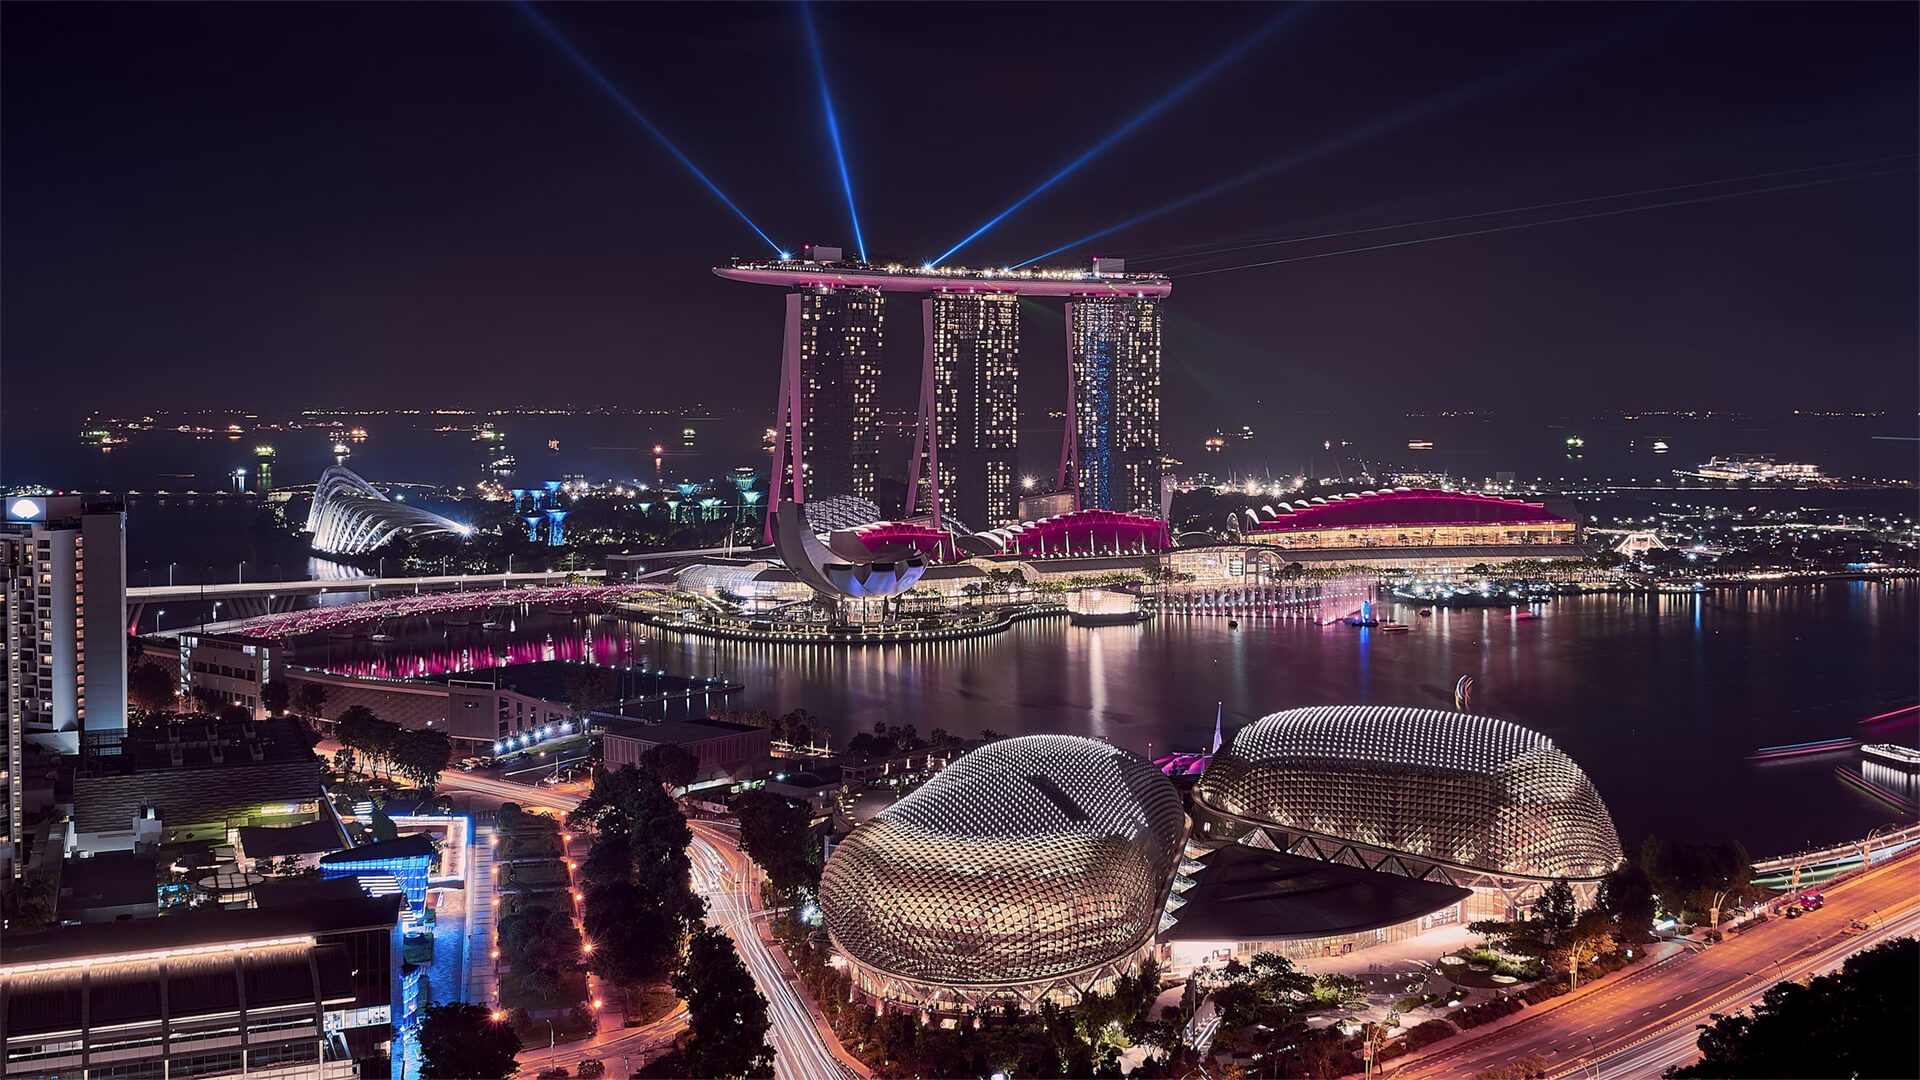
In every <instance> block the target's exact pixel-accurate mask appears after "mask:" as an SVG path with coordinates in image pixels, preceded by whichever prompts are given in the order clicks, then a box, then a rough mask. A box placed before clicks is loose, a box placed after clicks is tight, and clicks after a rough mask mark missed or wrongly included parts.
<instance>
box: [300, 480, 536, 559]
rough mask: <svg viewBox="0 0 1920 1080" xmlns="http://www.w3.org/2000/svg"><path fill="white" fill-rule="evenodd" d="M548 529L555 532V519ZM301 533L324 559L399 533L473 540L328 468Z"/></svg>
mask: <svg viewBox="0 0 1920 1080" xmlns="http://www.w3.org/2000/svg"><path fill="white" fill-rule="evenodd" d="M554 525H555V527H556V528H557V527H558V526H559V521H558V520H557V519H556V520H555V522H554ZM306 531H307V532H308V533H310V534H312V536H313V550H315V551H318V552H320V553H322V554H325V555H365V554H366V553H367V552H369V551H377V550H378V549H380V548H382V547H385V546H386V545H387V544H388V543H390V542H391V541H392V540H393V538H394V537H396V536H399V535H400V534H401V533H403V532H404V533H410V534H412V535H415V536H427V535H433V534H436V533H438V534H444V535H449V536H459V537H467V536H472V535H473V527H472V526H470V525H463V524H461V523H460V522H457V521H453V520H451V519H449V518H445V517H441V516H440V515H439V514H436V513H434V512H433V511H431V510H428V509H426V508H425V507H420V506H414V505H413V504H411V503H404V502H396V501H394V500H392V499H389V498H387V497H386V495H385V494H383V493H382V492H380V491H379V490H378V489H376V488H375V487H374V486H373V485H372V484H369V483H367V482H366V481H365V480H363V479H361V478H360V476H359V474H358V473H355V472H354V471H353V470H352V469H349V468H347V467H346V466H344V465H334V466H331V467H329V468H328V469H327V470H326V471H325V472H322V473H321V474H320V482H319V483H318V484H316V485H314V489H313V504H312V505H311V506H310V507H308V509H307V528H306Z"/></svg>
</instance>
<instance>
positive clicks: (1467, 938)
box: [1293, 926, 1486, 975]
mask: <svg viewBox="0 0 1920 1080" xmlns="http://www.w3.org/2000/svg"><path fill="white" fill-rule="evenodd" d="M1485 940H1486V939H1485V938H1482V937H1481V936H1480V935H1479V934H1476V933H1473V932H1472V931H1470V930H1468V929H1467V928H1466V927H1464V926H1443V927H1440V928H1438V929H1435V930H1429V931H1427V932H1426V933H1424V934H1421V935H1419V936H1418V937H1410V938H1408V939H1406V940H1405V941H1391V942H1388V943H1386V944H1384V945H1375V946H1374V947H1372V948H1370V949H1359V950H1357V951H1355V952H1350V953H1348V954H1347V955H1345V956H1313V957H1308V958H1307V959H1305V960H1295V961H1294V962H1293V966H1294V967H1295V968H1297V969H1298V970H1300V971H1304V972H1306V973H1307V974H1309V975H1365V974H1367V973H1369V972H1376V971H1407V970H1411V969H1413V968H1416V967H1432V966H1433V965H1434V964H1436V963H1439V961H1440V958H1441V957H1442V956H1445V955H1446V954H1448V953H1450V952H1454V951H1456V950H1458V949H1462V948H1465V947H1467V946H1469V945H1479V944H1481V943H1482V942H1484V941H1485Z"/></svg>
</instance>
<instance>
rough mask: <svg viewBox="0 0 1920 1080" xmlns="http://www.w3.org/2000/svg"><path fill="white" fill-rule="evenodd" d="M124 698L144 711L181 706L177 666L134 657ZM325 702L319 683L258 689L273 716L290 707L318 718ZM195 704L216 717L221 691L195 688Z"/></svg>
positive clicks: (324, 691) (277, 684)
mask: <svg viewBox="0 0 1920 1080" xmlns="http://www.w3.org/2000/svg"><path fill="white" fill-rule="evenodd" d="M127 701H128V702H129V703H131V704H132V705H133V706H134V707H135V708H138V709H141V710H143V711H145V712H150V713H167V712H173V711H175V710H176V709H178V708H179V707H180V677H179V671H178V669H176V668H175V667H174V666H173V665H171V664H162V663H159V662H158V661H154V660H148V659H144V658H136V659H135V660H134V661H133V663H132V664H131V665H129V666H128V668H127ZM326 703H327V688H326V687H324V686H322V685H320V684H319V683H313V682H303V683H301V684H300V688H299V689H298V690H297V691H296V690H293V689H291V688H290V687H289V686H288V684H287V683H286V681H285V680H281V681H279V682H270V683H267V684H266V685H264V686H262V687H261V688H260V705H261V707H262V708H265V709H266V710H267V712H268V713H270V714H272V715H274V716H279V715H281V714H282V713H285V712H286V711H288V710H289V709H291V710H293V711H294V712H296V713H298V714H300V715H301V716H307V717H313V718H316V719H318V718H319V717H320V716H321V710H322V709H323V708H324V707H325V706H326ZM194 704H196V705H198V706H199V707H200V708H201V709H203V710H204V711H206V712H207V713H209V714H212V715H216V716H217V715H220V712H221V709H222V707H223V706H224V705H226V703H225V702H224V701H223V700H222V695H221V694H220V693H218V692H217V691H213V690H208V689H206V688H204V687H203V688H200V689H199V690H196V691H195V693H194Z"/></svg>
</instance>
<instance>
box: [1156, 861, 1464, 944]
mask: <svg viewBox="0 0 1920 1080" xmlns="http://www.w3.org/2000/svg"><path fill="white" fill-rule="evenodd" d="M1200 864H1201V868H1200V869H1199V870H1196V871H1193V872H1192V873H1191V874H1190V875H1189V876H1190V877H1192V878H1193V880H1194V882H1195V884H1194V886H1193V887H1192V888H1190V889H1188V890H1187V891H1186V892H1185V893H1184V894H1182V899H1184V900H1185V901H1186V903H1185V904H1184V905H1183V906H1181V908H1180V910H1179V912H1178V913H1177V914H1176V915H1175V922H1174V924H1173V925H1172V926H1171V927H1169V928H1167V929H1166V930H1163V931H1161V932H1160V940H1162V941H1285V940H1288V939H1292V938H1317V937H1331V936H1333V935H1336V934H1358V933H1363V932H1365V931H1367V930H1378V929H1380V928H1381V927H1384V926H1392V925H1394V924H1395V923H1402V922H1406V921H1408V920H1410V919H1417V918H1419V917H1420V916H1422V915H1428V914H1431V913H1433V912H1435V911H1438V910H1440V909H1441V908H1444V907H1446V906H1448V905H1450V904H1454V903H1458V902H1459V901H1461V900H1464V899H1466V898H1467V897H1468V896H1470V895H1472V893H1471V891H1470V890H1467V889H1462V888H1457V887H1455V886H1452V885H1445V884H1442V883H1440V882H1436V881H1419V880H1416V879H1414V878H1409V877H1401V876H1399V875H1397V874H1383V873H1378V872H1376V871H1373V870H1362V869H1360V868H1358V867H1354V866H1345V865H1342V864H1340V863H1331V862H1322V861H1320V860H1319V859H1309V858H1305V857H1303V856H1300V855H1289V854H1287V853H1286V852H1283V851H1273V850H1269V849H1265V848H1256V847H1251V846H1249V845H1246V844H1229V845H1227V846H1225V847H1223V848H1220V849H1218V850H1216V851H1213V852H1210V853H1208V854H1207V855H1205V856H1202V857H1201V859H1200Z"/></svg>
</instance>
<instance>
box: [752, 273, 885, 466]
mask: <svg viewBox="0 0 1920 1080" xmlns="http://www.w3.org/2000/svg"><path fill="white" fill-rule="evenodd" d="M882 305H883V301H882V299H881V295H880V291H879V290H878V289H870V288H862V287H850V288H849V287H839V286H832V285H823V286H820V287H812V288H800V289H796V290H794V291H793V292H792V293H789V294H788V296H787V336H788V350H789V352H790V353H791V358H790V360H789V363H788V364H787V365H785V367H783V370H782V372H781V395H780V396H781V411H780V422H779V426H778V427H776V429H775V432H776V439H777V440H783V441H784V442H785V445H783V446H777V447H776V453H777V454H778V453H779V451H782V450H784V451H786V452H785V454H783V455H780V458H781V460H780V465H781V473H780V476H779V477H778V478H777V479H779V480H780V481H781V482H782V483H784V484H785V485H787V486H786V487H784V488H780V489H779V494H780V495H782V496H784V497H787V498H792V484H793V473H792V470H793V469H794V468H796V467H797V468H799V469H800V473H801V479H802V485H801V486H802V488H803V490H804V497H805V499H807V500H808V501H812V500H818V499H824V498H827V497H828V496H832V495H858V496H859V497H861V498H863V499H871V498H873V491H874V480H875V476H876V474H877V472H878V465H879V458H880V429H879V424H878V421H879V415H880V397H879V390H880V340H881V330H882V324H883V323H884V321H885V313H884V312H883V310H882ZM796 417H797V421H798V429H799V430H798V435H799V440H798V445H794V443H793V434H794V432H793V430H792V426H793V424H794V422H795V419H796Z"/></svg>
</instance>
